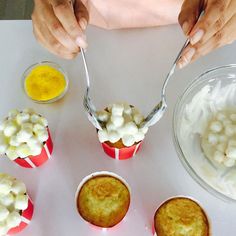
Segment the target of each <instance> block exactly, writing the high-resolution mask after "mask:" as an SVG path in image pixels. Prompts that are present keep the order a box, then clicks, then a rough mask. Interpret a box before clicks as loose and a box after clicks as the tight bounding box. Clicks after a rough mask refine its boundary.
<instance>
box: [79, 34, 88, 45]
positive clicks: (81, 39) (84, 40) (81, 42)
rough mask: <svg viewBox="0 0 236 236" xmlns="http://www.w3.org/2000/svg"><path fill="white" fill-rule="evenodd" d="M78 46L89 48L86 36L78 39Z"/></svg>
mask: <svg viewBox="0 0 236 236" xmlns="http://www.w3.org/2000/svg"><path fill="white" fill-rule="evenodd" d="M76 44H77V45H78V46H79V47H81V48H87V46H88V44H87V42H86V37H85V36H79V37H77V39H76Z"/></svg>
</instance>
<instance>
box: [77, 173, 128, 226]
mask: <svg viewBox="0 0 236 236" xmlns="http://www.w3.org/2000/svg"><path fill="white" fill-rule="evenodd" d="M76 205H77V209H78V212H79V214H80V215H81V217H82V218H83V219H84V220H85V221H87V222H89V223H90V224H92V225H94V226H98V227H101V228H111V227H113V226H115V225H117V224H118V223H119V222H121V221H122V219H123V218H124V217H125V215H126V213H127V211H128V209H129V205H130V191H129V187H128V185H127V183H126V182H125V181H124V180H123V179H122V178H121V177H120V176H118V175H116V174H114V173H111V172H106V171H102V172H96V173H93V174H91V175H89V176H87V177H86V178H84V179H83V180H82V182H81V183H80V185H79V187H78V189H77V192H76Z"/></svg>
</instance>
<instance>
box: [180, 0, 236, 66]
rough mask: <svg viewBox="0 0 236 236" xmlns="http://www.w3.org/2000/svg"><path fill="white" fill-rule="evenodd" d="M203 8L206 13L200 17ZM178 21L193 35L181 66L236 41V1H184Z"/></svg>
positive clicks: (190, 36) (187, 32)
mask: <svg viewBox="0 0 236 236" xmlns="http://www.w3.org/2000/svg"><path fill="white" fill-rule="evenodd" d="M203 10H204V14H203V15H202V16H201V17H200V19H199V20H198V17H199V15H200V14H201V12H202V11H203ZM179 23H180V25H181V27H182V29H183V31H184V33H185V35H186V36H187V37H189V38H190V44H189V46H187V47H186V49H185V50H184V52H183V54H182V57H181V58H180V60H179V62H178V65H179V67H180V68H182V67H184V66H186V65H187V64H188V63H190V62H192V61H194V60H196V59H197V58H199V57H200V56H204V55H206V54H207V53H209V52H211V51H212V50H214V49H216V48H219V47H221V46H224V45H226V44H230V43H232V42H233V41H234V40H236V0H185V1H184V3H183V5H182V9H181V12H180V15H179Z"/></svg>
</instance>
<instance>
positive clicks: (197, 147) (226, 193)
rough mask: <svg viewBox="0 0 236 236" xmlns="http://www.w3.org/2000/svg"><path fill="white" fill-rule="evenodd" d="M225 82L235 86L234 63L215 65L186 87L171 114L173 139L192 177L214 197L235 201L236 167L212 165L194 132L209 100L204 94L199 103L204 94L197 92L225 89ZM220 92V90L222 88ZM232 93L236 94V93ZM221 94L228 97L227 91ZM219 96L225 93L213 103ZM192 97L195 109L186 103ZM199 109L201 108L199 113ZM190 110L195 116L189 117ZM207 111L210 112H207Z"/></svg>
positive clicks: (235, 68) (197, 135)
mask: <svg viewBox="0 0 236 236" xmlns="http://www.w3.org/2000/svg"><path fill="white" fill-rule="evenodd" d="M219 83H220V86H219ZM228 85H229V86H231V85H232V86H233V88H235V89H236V65H226V66H221V67H218V68H214V69H211V70H209V71H207V72H205V73H203V74H202V75H200V76H199V77H198V78H196V79H195V80H194V81H193V82H192V83H191V84H190V85H189V86H188V87H187V89H186V90H185V92H184V93H183V95H182V96H181V97H180V99H179V101H178V102H177V104H176V106H175V110H174V115H173V140H174V144H175V149H176V151H177V154H178V156H179V158H180V160H181V162H182V164H183V166H184V167H185V169H186V170H187V172H188V173H189V174H190V175H191V176H192V178H193V179H194V180H195V181H196V182H197V183H199V184H200V185H201V186H202V187H203V188H204V189H206V190H207V191H208V192H210V193H211V194H213V195H214V196H216V197H218V198H220V199H222V200H226V201H231V202H234V203H236V166H234V167H231V168H227V167H222V166H219V165H214V163H212V162H211V161H209V159H208V158H207V157H205V155H204V153H203V151H202V149H201V144H200V134H196V133H195V131H196V130H197V129H201V128H199V127H203V126H201V123H200V121H201V119H200V118H199V117H203V115H205V114H206V113H202V109H203V106H204V109H205V107H208V108H209V107H210V106H211V105H210V101H209V100H207V99H205V97H204V103H201V101H203V100H201V99H203V95H202V93H201V94H200V93H199V91H203V90H202V89H203V88H204V87H205V86H208V92H209V93H211V92H212V91H213V90H214V91H216V88H218V89H224V88H225V86H228ZM217 86H218V87H217ZM219 91H221V92H223V91H225V90H219ZM205 93H206V91H205ZM223 94H224V93H223ZM231 94H232V93H231ZM234 94H235V97H236V93H233V95H234ZM196 95H197V96H198V97H196ZM224 95H225V96H228V95H226V94H224ZM204 96H205V95H204ZM222 97H224V96H221V97H218V98H217V99H215V100H214V101H213V102H215V101H216V102H218V99H221V98H222ZM193 98H195V101H194V102H195V105H194V106H192V108H194V109H192V108H191V106H189V104H190V103H191V102H192V101H193V100H192V99H193ZM196 98H197V99H196ZM227 99H228V98H227ZM225 101H226V100H225ZM234 101H235V102H233V107H235V110H236V99H234ZM217 104H218V103H217ZM192 105H193V104H192ZM231 105H232V104H231ZM231 108H232V107H231ZM222 109H223V107H222ZM198 111H201V113H200V112H198ZM204 111H207V110H204ZM192 113H194V115H193V116H192V117H191V114H192ZM208 114H212V113H211V112H210V113H208ZM198 115H199V117H198ZM189 117H191V118H189ZM186 119H187V120H188V119H190V120H191V122H192V123H191V122H190V123H191V125H188V127H186ZM184 122H185V123H184ZM183 124H184V125H183ZM234 176H235V178H234Z"/></svg>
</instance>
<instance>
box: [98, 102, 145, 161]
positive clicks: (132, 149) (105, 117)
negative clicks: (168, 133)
mask: <svg viewBox="0 0 236 236" xmlns="http://www.w3.org/2000/svg"><path fill="white" fill-rule="evenodd" d="M97 116H98V119H99V120H100V121H101V122H102V123H103V124H104V128H103V130H98V138H99V141H100V142H101V143H102V147H103V149H104V151H105V153H106V154H108V155H109V156H110V157H112V158H115V159H128V158H131V157H133V156H134V155H135V154H136V153H137V151H138V150H139V148H140V145H141V143H142V141H143V139H144V138H145V134H146V133H147V131H148V128H140V127H139V126H140V124H141V123H142V121H143V120H144V117H143V115H142V114H141V113H140V111H139V110H138V109H137V108H135V107H133V106H130V105H128V104H127V103H115V104H112V105H110V106H109V107H108V108H106V109H105V110H104V111H100V112H98V113H97Z"/></svg>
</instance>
